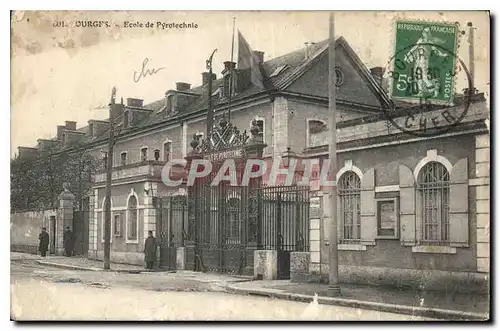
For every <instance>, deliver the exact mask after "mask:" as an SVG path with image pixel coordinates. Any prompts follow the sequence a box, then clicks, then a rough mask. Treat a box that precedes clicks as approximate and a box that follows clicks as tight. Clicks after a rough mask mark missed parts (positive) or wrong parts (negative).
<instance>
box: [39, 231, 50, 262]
mask: <svg viewBox="0 0 500 331" xmlns="http://www.w3.org/2000/svg"><path fill="white" fill-rule="evenodd" d="M38 240H39V241H40V244H39V245H38V250H39V251H40V254H41V255H42V256H43V257H45V256H47V251H48V250H49V234H48V233H47V228H42V233H40V234H39V235H38Z"/></svg>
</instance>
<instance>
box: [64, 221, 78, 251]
mask: <svg viewBox="0 0 500 331" xmlns="http://www.w3.org/2000/svg"><path fill="white" fill-rule="evenodd" d="M63 240H64V250H65V252H66V256H68V257H69V256H72V255H73V248H74V245H75V237H74V236H73V232H71V230H70V229H69V226H66V229H65V231H64V236H63Z"/></svg>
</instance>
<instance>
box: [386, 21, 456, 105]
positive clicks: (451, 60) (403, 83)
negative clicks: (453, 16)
mask: <svg viewBox="0 0 500 331" xmlns="http://www.w3.org/2000/svg"><path fill="white" fill-rule="evenodd" d="M394 29H395V37H394V38H395V39H394V41H393V42H394V57H393V58H392V61H391V62H392V63H391V70H392V74H391V78H392V81H391V88H390V94H391V96H392V99H399V100H404V101H408V102H420V100H421V99H422V98H425V100H427V101H428V102H430V103H432V104H442V105H452V104H453V99H454V87H455V77H454V76H455V75H454V73H455V66H456V57H455V56H454V54H456V51H457V40H458V39H457V36H458V28H457V25H456V24H454V23H452V24H450V23H435V22H425V21H406V20H396V21H395V26H394Z"/></svg>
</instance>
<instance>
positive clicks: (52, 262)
mask: <svg viewBox="0 0 500 331" xmlns="http://www.w3.org/2000/svg"><path fill="white" fill-rule="evenodd" d="M10 260H11V261H23V260H37V262H38V263H39V264H42V265H46V266H51V267H57V268H64V269H72V270H88V271H103V270H104V268H103V267H104V266H103V262H102V261H95V260H89V259H88V258H86V257H80V256H73V257H66V256H60V255H50V256H46V257H41V256H40V255H34V254H28V253H20V252H10ZM110 270H111V271H118V272H141V271H146V269H145V268H144V267H142V266H137V265H131V264H120V263H111V265H110Z"/></svg>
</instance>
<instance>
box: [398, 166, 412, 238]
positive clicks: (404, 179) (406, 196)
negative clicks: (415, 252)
mask: <svg viewBox="0 0 500 331" xmlns="http://www.w3.org/2000/svg"><path fill="white" fill-rule="evenodd" d="M399 201H400V206H399V217H400V220H399V221H400V224H401V225H400V232H399V233H400V234H401V243H402V244H403V245H405V246H414V245H415V238H416V237H415V179H414V177H413V172H412V171H411V170H410V169H409V168H408V167H407V166H404V165H399Z"/></svg>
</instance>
